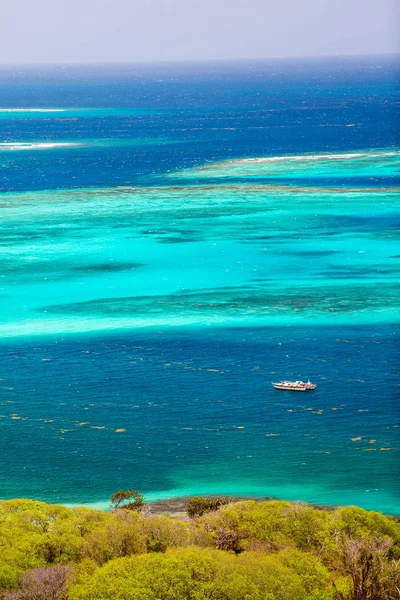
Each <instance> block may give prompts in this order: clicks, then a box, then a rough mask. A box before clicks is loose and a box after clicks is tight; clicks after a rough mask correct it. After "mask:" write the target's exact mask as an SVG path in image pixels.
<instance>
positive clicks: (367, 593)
mask: <svg viewBox="0 0 400 600" xmlns="http://www.w3.org/2000/svg"><path fill="white" fill-rule="evenodd" d="M392 545H393V540H392V539H390V538H379V537H364V538H351V537H348V536H346V535H344V536H341V538H339V539H338V540H337V546H338V549H339V552H340V558H341V565H339V570H341V571H342V572H343V573H345V574H346V575H349V576H350V577H351V580H352V582H353V598H354V600H385V599H386V598H388V595H387V594H386V592H385V587H386V581H385V580H386V579H388V580H390V579H393V575H394V573H389V574H387V573H385V571H387V566H388V563H387V556H388V553H389V550H390V548H391V546H392ZM389 571H390V569H389Z"/></svg>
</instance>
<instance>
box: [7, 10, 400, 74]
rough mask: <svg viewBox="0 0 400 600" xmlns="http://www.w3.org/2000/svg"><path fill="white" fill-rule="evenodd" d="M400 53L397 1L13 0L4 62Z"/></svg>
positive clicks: (203, 58) (84, 61)
mask: <svg viewBox="0 0 400 600" xmlns="http://www.w3.org/2000/svg"><path fill="white" fill-rule="evenodd" d="M399 52H400V2H399V1H398V0H4V1H3V2H2V8H1V17H0V62H1V63H8V64H10V63H11V64H13V63H75V62H77V63H90V62H93V63H96V62H115V61H116V62H136V61H137V62H142V61H164V60H167V61H168V60H171V61H173V60H197V59H200V60H221V59H246V58H274V57H301V56H338V55H365V54H385V53H387V54H391V53H399Z"/></svg>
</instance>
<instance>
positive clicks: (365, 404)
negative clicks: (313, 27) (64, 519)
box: [0, 57, 400, 514]
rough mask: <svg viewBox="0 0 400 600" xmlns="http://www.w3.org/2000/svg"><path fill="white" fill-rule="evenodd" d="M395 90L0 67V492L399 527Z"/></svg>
mask: <svg viewBox="0 0 400 600" xmlns="http://www.w3.org/2000/svg"><path fill="white" fill-rule="evenodd" d="M399 81H400V76H399V69H398V60H397V59H395V58H394V57H376V58H373V57H369V58H365V59H362V60H361V59H357V60H355V59H350V58H347V59H340V60H339V59H335V60H333V59H332V60H324V61H311V60H303V61H274V62H263V61H253V62H238V63H229V62H227V63H212V64H202V63H197V64H178V63H177V64H170V65H136V66H130V65H108V66H98V67H94V66H90V67H89V66H85V67H83V66H82V67H73V66H59V67H24V68H21V67H18V68H16V67H14V68H13V67H2V69H1V70H0V165H1V168H0V336H1V337H0V340H1V341H0V497H1V498H13V497H28V498H36V499H40V500H44V501H48V502H61V503H65V504H91V505H95V506H100V507H106V506H107V503H108V498H109V497H110V496H111V494H112V493H113V492H115V491H116V490H118V489H120V488H129V489H130V488H136V489H138V490H140V491H142V492H143V493H144V494H145V495H146V497H147V498H148V499H149V500H155V499H160V498H168V497H175V496H182V495H194V494H207V493H221V494H240V495H245V496H246V495H248V496H268V497H276V498H282V499H289V500H299V501H307V502H313V503H320V504H327V505H332V504H357V505H360V506H363V507H365V508H369V509H374V510H379V511H383V512H385V513H391V514H400V484H399V482H400V477H399V475H400V432H399V421H400V408H399V399H400V377H399V354H400V351H399V341H398V338H399V327H398V323H399V317H400V310H399V297H400V295H399V287H400V286H399V281H400V280H399V275H400V266H399V259H400V244H399V239H400V235H399V222H400V219H399V217H400V201H399V193H398V192H399V183H400V150H399V128H400V127H399V125H400V124H399V121H398V119H397V118H396V117H397V114H396V107H397V105H398V101H399V98H398V96H399ZM289 378H295V379H307V378H310V379H311V380H312V381H313V382H315V383H316V384H317V386H318V387H317V389H316V391H315V392H313V393H311V392H309V393H304V394H303V393H297V394H295V393H290V392H279V391H276V390H274V389H273V388H272V386H271V381H275V380H281V379H289Z"/></svg>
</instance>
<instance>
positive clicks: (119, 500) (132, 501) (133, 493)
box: [111, 490, 144, 512]
mask: <svg viewBox="0 0 400 600" xmlns="http://www.w3.org/2000/svg"><path fill="white" fill-rule="evenodd" d="M111 505H112V507H113V508H114V509H117V508H125V509H127V510H136V511H138V512H140V511H141V510H142V509H143V507H144V495H143V494H141V493H140V492H138V491H137V490H119V491H118V492H115V494H113V495H112V496H111Z"/></svg>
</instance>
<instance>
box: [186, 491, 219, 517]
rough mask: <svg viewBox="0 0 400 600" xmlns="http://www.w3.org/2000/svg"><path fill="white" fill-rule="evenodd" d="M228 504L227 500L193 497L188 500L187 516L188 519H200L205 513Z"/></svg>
mask: <svg viewBox="0 0 400 600" xmlns="http://www.w3.org/2000/svg"><path fill="white" fill-rule="evenodd" d="M225 504H229V500H228V498H202V497H201V496H194V497H193V498H190V499H189V504H188V507H187V514H188V515H189V517H191V518H193V517H201V516H202V515H204V514H205V513H207V512H212V511H214V510H218V509H219V508H221V506H223V505H225Z"/></svg>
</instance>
